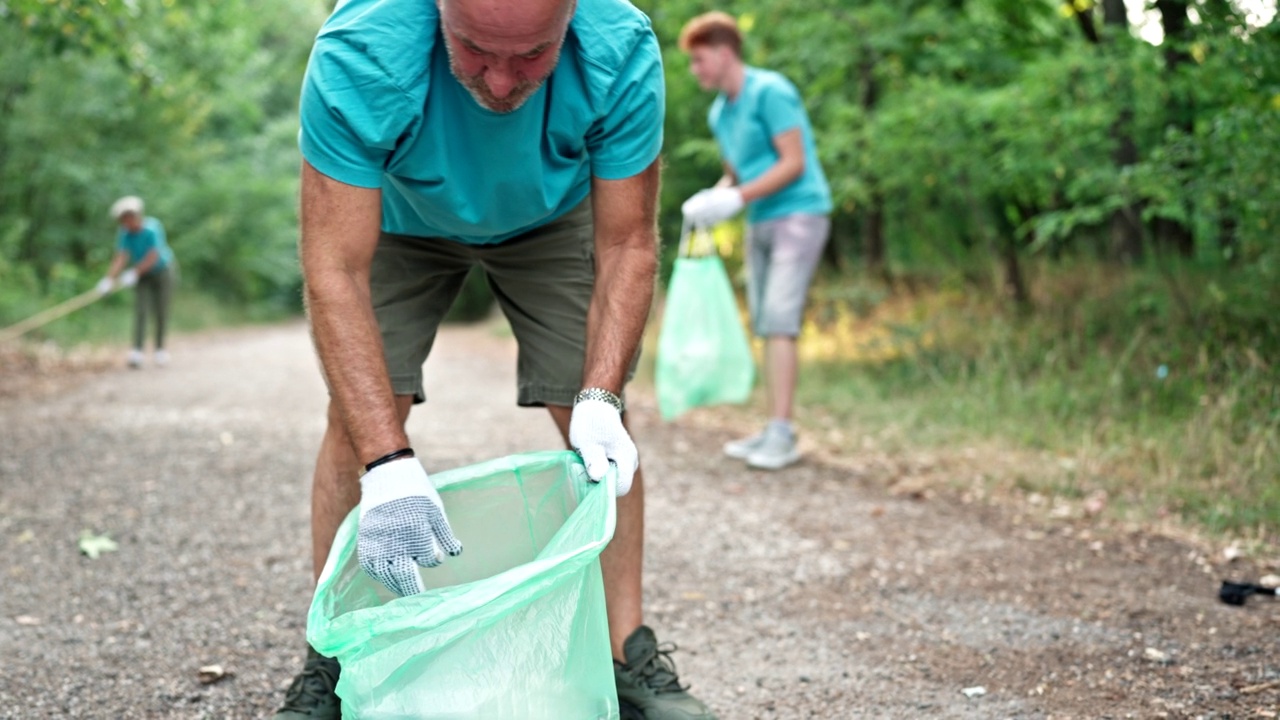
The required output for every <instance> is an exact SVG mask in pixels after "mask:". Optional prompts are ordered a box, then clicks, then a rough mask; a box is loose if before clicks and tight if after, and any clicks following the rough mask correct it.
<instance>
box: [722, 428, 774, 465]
mask: <svg viewBox="0 0 1280 720" xmlns="http://www.w3.org/2000/svg"><path fill="white" fill-rule="evenodd" d="M762 444H764V433H763V432H762V433H760V434H758V435H752V436H751V437H746V438H742V439H741V440H730V441H729V442H727V443H725V444H724V454H725V455H726V456H727V457H731V458H733V459H734V460H746V459H747V457H748V456H749V455H751V453H752V452H753V451H754V450H755V449H756V448H758V447H760V446H761V445H762Z"/></svg>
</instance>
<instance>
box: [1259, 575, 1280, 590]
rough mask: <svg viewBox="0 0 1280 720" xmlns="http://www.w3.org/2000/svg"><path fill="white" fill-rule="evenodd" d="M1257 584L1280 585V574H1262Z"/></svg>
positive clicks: (1265, 585) (1263, 585)
mask: <svg viewBox="0 0 1280 720" xmlns="http://www.w3.org/2000/svg"><path fill="white" fill-rule="evenodd" d="M1258 584H1259V585H1261V586H1262V587H1269V588H1273V587H1280V575H1263V576H1262V577H1260V578H1258Z"/></svg>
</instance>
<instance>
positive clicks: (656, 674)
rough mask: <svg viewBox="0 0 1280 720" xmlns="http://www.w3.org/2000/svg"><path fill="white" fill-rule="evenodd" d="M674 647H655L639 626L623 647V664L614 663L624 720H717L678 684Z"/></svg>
mask: <svg viewBox="0 0 1280 720" xmlns="http://www.w3.org/2000/svg"><path fill="white" fill-rule="evenodd" d="M675 650H676V646H675V645H674V644H671V643H664V644H662V645H659V644H658V639H657V638H656V637H654V635H653V631H652V630H650V629H649V628H647V627H645V626H644V625H641V626H640V627H638V628H636V630H635V632H633V633H631V637H629V638H627V641H626V642H625V643H623V644H622V652H623V654H624V655H626V657H627V662H626V664H625V665H624V664H622V663H620V662H618V661H617V660H615V661H614V662H613V679H614V682H616V683H617V685H618V703H619V705H621V706H622V718H623V720H716V716H715V715H714V714H713V713H712V712H711V711H710V710H709V709H707V706H706V705H703V704H702V701H701V700H698V699H697V698H695V697H694V696H692V695H690V694H689V693H688V692H686V690H688V688H687V687H685V686H683V685H681V684H680V678H679V677H677V676H676V664H675V662H673V661H672V660H671V653H672V652H675Z"/></svg>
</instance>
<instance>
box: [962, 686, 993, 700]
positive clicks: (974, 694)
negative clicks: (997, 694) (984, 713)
mask: <svg viewBox="0 0 1280 720" xmlns="http://www.w3.org/2000/svg"><path fill="white" fill-rule="evenodd" d="M960 694H962V695H964V696H965V697H967V698H969V699H970V700H972V699H974V698H980V697H982V696H983V695H986V694H987V689H986V688H985V687H983V686H981V685H975V686H973V687H967V688H964V689H963V690H961V691H960Z"/></svg>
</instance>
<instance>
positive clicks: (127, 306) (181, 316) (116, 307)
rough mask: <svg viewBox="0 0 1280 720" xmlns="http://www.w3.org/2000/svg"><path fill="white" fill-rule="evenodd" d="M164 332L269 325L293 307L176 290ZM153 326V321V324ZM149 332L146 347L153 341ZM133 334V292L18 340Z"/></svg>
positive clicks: (90, 340) (120, 340)
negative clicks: (240, 302) (237, 302)
mask: <svg viewBox="0 0 1280 720" xmlns="http://www.w3.org/2000/svg"><path fill="white" fill-rule="evenodd" d="M55 304H57V303H56V301H51V302H49V303H47V304H45V305H44V306H43V307H41V306H38V303H37V302H35V301H27V302H26V303H24V304H22V305H21V306H13V305H11V306H10V307H8V308H7V311H8V313H7V314H9V315H12V316H14V317H20V313H25V314H26V315H33V314H35V313H36V312H38V311H40V310H42V309H44V307H51V306H53V305H55ZM169 313H170V314H169V331H170V332H171V333H172V332H194V331H199V330H205V329H209V328H217V327H227V326H234V325H245V324H251V323H261V322H272V321H276V320H281V319H284V318H287V317H291V316H296V315H297V311H296V310H295V309H292V308H285V307H276V306H271V305H265V304H264V305H260V306H256V307H243V306H237V305H233V304H228V303H225V302H221V301H219V300H217V299H216V298H214V297H213V296H211V295H208V294H204V293H200V292H196V291H191V290H185V289H179V290H178V291H177V292H175V293H174V296H173V306H172V307H171V308H170V310H169ZM152 322H153V321H152ZM152 328H154V325H150V323H149V329H148V343H150V338H151V337H152V334H151V333H152ZM132 335H133V293H131V292H119V293H115V294H113V295H110V296H108V297H106V298H103V299H102V300H99V301H98V302H95V303H93V304H92V305H89V306H87V307H84V308H81V309H80V310H77V311H75V312H73V313H71V314H69V315H66V316H64V317H61V318H59V319H57V320H54V321H52V322H50V323H48V324H47V325H44V326H42V327H40V328H37V329H35V330H32V331H31V332H29V333H27V334H26V335H24V336H23V338H24V339H25V340H28V341H32V340H36V341H38V340H50V341H52V342H55V343H57V344H58V345H61V346H65V347H69V346H73V345H79V344H93V345H121V346H127V345H128V344H129V342H130V340H131V338H132Z"/></svg>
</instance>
